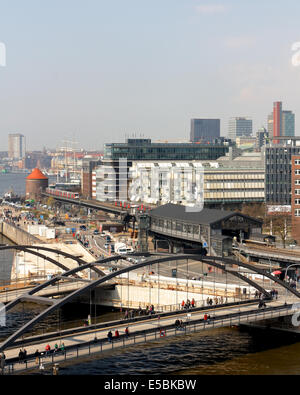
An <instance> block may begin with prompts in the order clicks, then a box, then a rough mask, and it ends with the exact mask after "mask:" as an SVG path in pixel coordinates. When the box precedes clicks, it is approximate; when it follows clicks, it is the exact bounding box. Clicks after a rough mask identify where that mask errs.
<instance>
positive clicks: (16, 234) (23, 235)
mask: <svg viewBox="0 0 300 395" xmlns="http://www.w3.org/2000/svg"><path fill="white" fill-rule="evenodd" d="M0 233H1V234H2V235H3V236H5V237H6V238H8V239H9V240H11V241H12V242H13V243H15V244H17V245H32V244H34V243H38V244H43V242H42V241H41V240H40V239H38V238H37V237H35V236H33V235H31V234H30V233H28V232H26V231H25V230H23V229H20V228H19V227H17V226H15V225H14V224H12V223H9V222H7V221H1V222H0Z"/></svg>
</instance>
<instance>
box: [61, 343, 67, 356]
mask: <svg viewBox="0 0 300 395" xmlns="http://www.w3.org/2000/svg"><path fill="white" fill-rule="evenodd" d="M65 350H66V349H65V343H62V344H61V345H60V351H61V352H62V353H63V354H64V353H65Z"/></svg>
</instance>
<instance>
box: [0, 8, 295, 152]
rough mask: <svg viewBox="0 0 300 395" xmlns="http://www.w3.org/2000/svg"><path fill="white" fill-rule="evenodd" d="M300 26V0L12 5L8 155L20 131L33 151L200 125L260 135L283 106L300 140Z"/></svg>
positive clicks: (4, 36)
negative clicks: (246, 121)
mask: <svg viewBox="0 0 300 395" xmlns="http://www.w3.org/2000/svg"><path fill="white" fill-rule="evenodd" d="M299 16H300V2H299V1H298V0H275V1H274V0H252V1H250V0H247V1H246V0H241V1H238V0H216V1H214V0H151V1H150V0H43V1H41V0H26V1H24V0H0V43H2V46H1V45H0V136H1V140H0V142H1V143H0V151H3V150H7V146H8V134H9V133H22V134H24V135H25V136H26V142H27V149H28V150H39V149H42V148H43V147H44V146H45V147H48V148H57V147H60V146H66V145H70V146H71V144H70V143H66V142H65V141H73V146H74V147H76V148H84V149H87V150H102V149H103V144H104V143H109V142H124V141H125V138H126V137H131V136H136V137H140V136H142V137H145V138H152V139H153V140H170V141H174V140H187V139H189V135H190V120H191V119H192V118H220V119H221V134H222V135H224V136H226V135H227V132H228V120H229V118H230V117H235V116H248V117H251V118H252V119H253V129H254V131H256V130H257V129H258V128H259V127H261V126H262V125H264V126H266V122H267V116H268V114H269V113H270V112H271V111H272V106H273V102H274V101H282V102H283V109H284V110H292V111H293V112H294V113H295V115H296V134H297V135H298V134H299V135H300V132H297V127H298V126H297V125H299V127H300V120H299V118H300V100H299V92H300V90H299V83H300V65H299V59H300V54H298V51H299V50H300V44H299V49H298V46H297V43H299V42H300V23H299ZM4 47H5V49H6V66H5V67H3V66H1V48H2V49H3V48H4ZM292 48H294V50H292ZM2 53H3V51H2ZM292 60H293V61H292ZM298 116H299V118H298Z"/></svg>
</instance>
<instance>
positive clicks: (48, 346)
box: [45, 343, 51, 356]
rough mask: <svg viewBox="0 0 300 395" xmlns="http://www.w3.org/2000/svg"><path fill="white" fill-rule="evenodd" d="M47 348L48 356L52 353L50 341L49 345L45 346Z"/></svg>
mask: <svg viewBox="0 0 300 395" xmlns="http://www.w3.org/2000/svg"><path fill="white" fill-rule="evenodd" d="M45 350H46V356H48V355H49V354H50V351H51V347H50V344H49V343H48V344H47V346H46V347H45Z"/></svg>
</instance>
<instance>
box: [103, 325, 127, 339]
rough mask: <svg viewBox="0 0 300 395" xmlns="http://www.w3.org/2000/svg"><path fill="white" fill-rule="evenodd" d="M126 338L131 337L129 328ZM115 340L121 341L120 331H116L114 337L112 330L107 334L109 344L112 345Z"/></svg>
mask: <svg viewBox="0 0 300 395" xmlns="http://www.w3.org/2000/svg"><path fill="white" fill-rule="evenodd" d="M124 332H125V336H126V338H128V337H129V329H128V327H126V328H125V331H124ZM113 339H114V340H119V339H120V332H119V331H118V329H116V330H115V335H114V336H113V333H112V331H111V330H110V331H109V332H108V334H107V340H108V341H109V343H112V341H113Z"/></svg>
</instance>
